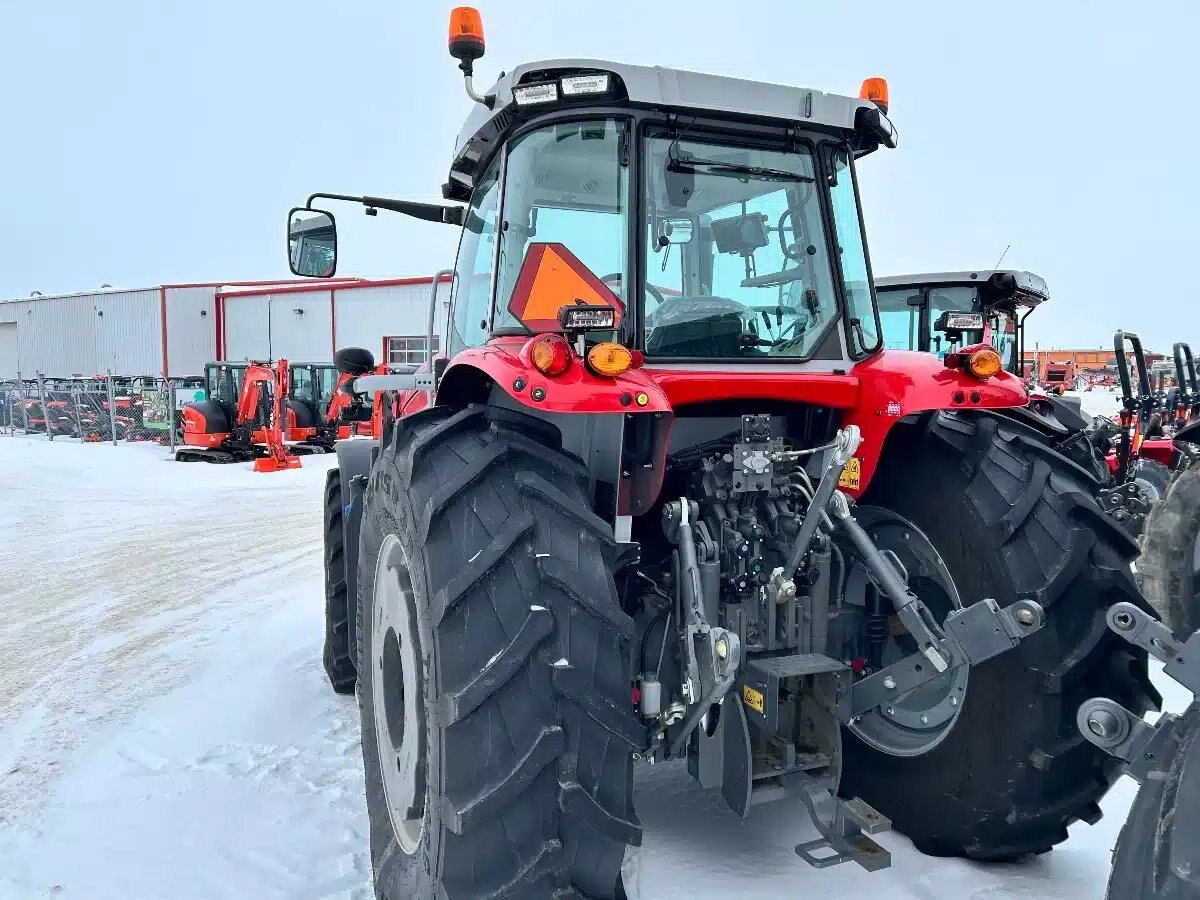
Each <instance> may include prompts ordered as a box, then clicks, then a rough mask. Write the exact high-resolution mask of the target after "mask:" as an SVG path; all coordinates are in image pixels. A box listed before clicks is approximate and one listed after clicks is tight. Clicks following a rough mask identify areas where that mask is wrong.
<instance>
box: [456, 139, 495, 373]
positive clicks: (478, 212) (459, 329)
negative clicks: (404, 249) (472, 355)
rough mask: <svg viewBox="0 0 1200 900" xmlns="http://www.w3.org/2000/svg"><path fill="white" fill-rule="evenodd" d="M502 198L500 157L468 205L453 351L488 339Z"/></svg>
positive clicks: (458, 269)
mask: <svg viewBox="0 0 1200 900" xmlns="http://www.w3.org/2000/svg"><path fill="white" fill-rule="evenodd" d="M499 201H500V157H497V158H496V159H495V160H494V161H493V162H492V164H491V165H490V166H488V169H487V171H486V172H484V174H483V177H482V178H481V179H480V180H479V184H478V186H477V187H476V188H475V194H474V195H473V196H472V197H471V205H470V206H469V207H468V209H467V218H466V222H465V223H464V224H463V230H462V237H461V238H460V239H459V244H458V259H457V260H456V262H455V264H454V289H453V294H452V296H451V298H450V305H451V308H452V310H453V312H452V313H451V316H450V341H449V343H450V354H451V355H452V356H453V355H454V354H455V353H457V352H458V351H460V350H463V349H465V348H467V347H479V346H482V345H483V344H484V343H485V342H486V341H487V319H488V306H489V302H490V300H491V296H492V261H493V259H494V258H495V249H496V219H497V214H498V207H499Z"/></svg>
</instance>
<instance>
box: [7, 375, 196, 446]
mask: <svg viewBox="0 0 1200 900" xmlns="http://www.w3.org/2000/svg"><path fill="white" fill-rule="evenodd" d="M201 385H202V382H201V379H199V378H198V377H197V378H158V377H155V376H151V375H147V376H139V377H133V378H130V377H122V376H112V375H97V376H95V377H92V378H83V377H79V376H73V377H70V378H52V377H49V376H46V375H41V374H39V375H37V376H36V377H34V378H21V377H19V376H18V377H17V378H15V379H10V380H0V434H7V435H37V436H43V437H45V438H46V440H49V441H54V440H73V441H82V442H84V443H118V442H130V443H132V442H153V443H156V444H161V445H163V446H166V447H170V448H172V449H174V447H175V444H176V443H177V442H178V441H179V431H180V411H181V410H182V408H183V405H184V404H185V403H188V402H191V401H194V400H197V399H202V397H203V389H202V386H201Z"/></svg>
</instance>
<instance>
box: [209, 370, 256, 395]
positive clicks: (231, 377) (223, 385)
mask: <svg viewBox="0 0 1200 900" xmlns="http://www.w3.org/2000/svg"><path fill="white" fill-rule="evenodd" d="M245 373H246V367H245V366H207V367H206V368H205V370H204V374H205V381H206V384H205V391H206V393H207V394H208V399H209V400H212V401H214V402H216V403H227V404H233V403H237V398H238V394H239V393H240V392H241V389H242V376H243V375H245Z"/></svg>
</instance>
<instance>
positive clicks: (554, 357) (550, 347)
mask: <svg viewBox="0 0 1200 900" xmlns="http://www.w3.org/2000/svg"><path fill="white" fill-rule="evenodd" d="M572 356H573V354H572V353H571V345H570V344H569V343H567V339H566V338H565V337H563V336H562V335H561V334H543V335H539V336H538V337H536V338H534V339H533V340H532V341H530V342H529V361H530V362H531V363H533V367H534V368H535V369H537V370H538V371H539V372H541V373H542V374H543V375H550V376H554V375H561V374H562V373H563V372H565V371H567V369H568V368H570V366H571V358H572Z"/></svg>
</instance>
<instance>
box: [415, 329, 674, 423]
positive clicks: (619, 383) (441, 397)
mask: <svg viewBox="0 0 1200 900" xmlns="http://www.w3.org/2000/svg"><path fill="white" fill-rule="evenodd" d="M534 340H536V338H528V339H527V338H497V339H496V340H494V341H492V343H490V344H488V345H487V346H484V347H472V348H470V349H467V350H464V351H462V352H461V353H458V354H456V355H455V357H454V359H453V360H452V361H451V363H450V365H449V366H448V367H447V368H446V371H445V373H444V374H443V375H442V377H441V379H440V381H439V384H438V403H439V404H441V403H449V404H451V405H465V403H464V402H463V401H464V400H465V402H466V403H469V402H472V401H475V400H480V399H482V398H483V396H486V394H487V387H486V385H487V382H491V383H493V384H495V385H496V386H497V387H499V388H500V389H501V390H502V391H504V392H505V393H506V394H507V395H508V396H509V397H510V398H511V399H512V400H513V401H515V402H516V403H517V404H518V405H519V406H522V407H526V408H527V410H526V411H527V412H529V413H530V414H531V415H538V413H539V412H542V411H545V412H551V413H568V414H575V413H591V414H595V413H653V412H661V413H667V412H670V411H671V403H670V401H669V400H668V399H667V395H666V394H665V393H664V392H663V390H662V388H660V387H659V386H658V384H657V383H656V382H655V381H654V380H653V379H652V378H651V377H650V376H649V375H648V374H647V373H645V372H643V371H641V370H640V369H636V368H635V369H630V370H629V371H627V372H625V374H623V375H618V376H617V377H615V378H609V377H605V376H601V375H595V374H593V373H592V372H591V371H589V370H588V368H587V366H585V365H584V364H583V362H582V361H580V360H579V359H572V361H571V364H570V366H569V368H568V369H567V370H566V371H565V372H563V373H562V374H561V375H555V376H549V375H543V374H542V373H541V372H540V371H538V369H537V368H535V367H534V365H533V364H532V362H530V360H529V345H530V344H531V343H532V342H533V341H534ZM481 375H482V376H483V377H482V378H481ZM480 390H482V396H481V395H480V394H479V393H478V392H479V391H480ZM472 393H474V394H475V396H471V394H472ZM404 409H405V414H406V415H407V414H408V412H409V406H408V405H407V404H406V405H405V407H404Z"/></svg>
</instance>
